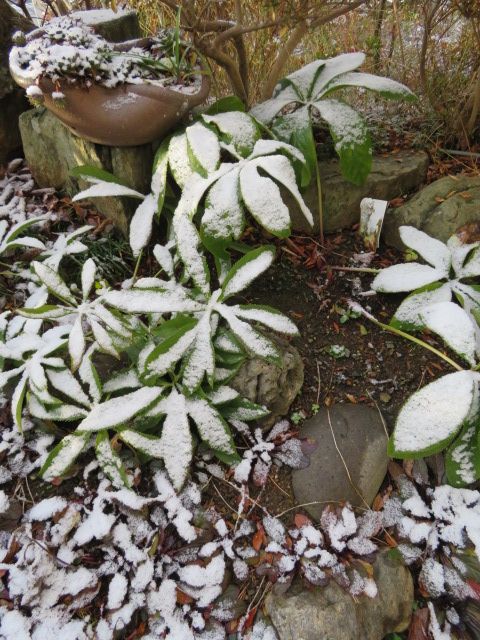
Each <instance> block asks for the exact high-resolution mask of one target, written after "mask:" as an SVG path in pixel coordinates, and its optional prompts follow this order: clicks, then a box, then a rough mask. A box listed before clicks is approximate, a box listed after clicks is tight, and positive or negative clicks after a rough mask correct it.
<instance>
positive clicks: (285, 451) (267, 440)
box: [233, 420, 309, 487]
mask: <svg viewBox="0 0 480 640" xmlns="http://www.w3.org/2000/svg"><path fill="white" fill-rule="evenodd" d="M233 426H234V427H235V429H236V430H237V431H239V432H240V433H241V434H242V435H243V437H244V438H245V439H246V441H247V442H248V443H249V445H250V446H249V448H248V449H246V450H245V451H244V452H243V456H242V460H241V462H239V463H238V465H237V466H236V467H235V471H234V476H233V477H234V479H235V481H236V482H238V483H240V484H241V483H245V482H248V481H249V480H250V479H251V480H252V481H253V483H254V484H255V485H256V486H258V487H263V486H264V485H265V483H266V482H267V478H268V474H269V472H270V469H271V468H272V465H273V464H278V465H282V464H284V465H286V466H288V467H291V468H292V469H303V468H305V467H307V466H308V463H309V458H308V455H307V453H308V446H307V445H305V444H304V443H303V442H302V441H301V440H299V439H298V438H296V437H295V435H294V432H292V431H291V425H290V423H289V422H288V420H281V421H280V422H277V424H276V425H274V426H273V427H272V429H271V430H270V431H269V433H268V434H267V435H266V437H264V434H263V432H262V430H261V429H259V428H257V429H255V431H254V433H253V434H252V432H251V430H250V428H249V426H248V425H247V424H245V423H244V422H242V421H241V420H235V421H234V422H233Z"/></svg>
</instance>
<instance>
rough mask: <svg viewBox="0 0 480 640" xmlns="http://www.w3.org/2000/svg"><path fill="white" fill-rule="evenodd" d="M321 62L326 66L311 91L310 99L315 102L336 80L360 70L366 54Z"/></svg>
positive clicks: (336, 57)
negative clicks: (342, 75)
mask: <svg viewBox="0 0 480 640" xmlns="http://www.w3.org/2000/svg"><path fill="white" fill-rule="evenodd" d="M321 62H324V66H323V67H322V69H321V70H320V73H319V74H317V76H316V78H315V79H314V81H313V82H312V87H311V90H310V95H309V98H311V99H313V100H316V99H317V98H318V97H319V96H320V95H323V93H324V91H325V90H326V89H327V88H329V86H330V83H331V82H332V81H333V80H334V78H337V77H338V76H340V78H341V74H344V73H348V72H349V71H354V70H355V69H358V67H360V66H361V65H362V64H363V63H364V62H365V54H364V53H362V52H355V53H342V54H340V55H339V56H335V58H328V59H327V60H323V61H321ZM292 75H293V74H292ZM290 77H291V76H290Z"/></svg>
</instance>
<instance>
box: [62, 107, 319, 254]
mask: <svg viewBox="0 0 480 640" xmlns="http://www.w3.org/2000/svg"><path fill="white" fill-rule="evenodd" d="M222 156H226V157H227V159H228V160H229V161H225V162H222ZM304 163H305V159H304V157H303V155H302V153H301V152H300V151H298V149H296V148H295V147H293V146H292V145H289V144H286V143H284V142H280V141H274V140H262V139H261V138H260V133H259V129H258V125H257V124H256V122H255V120H254V118H252V117H251V116H250V115H248V114H246V113H244V112H242V111H228V112H224V113H216V114H214V115H210V114H204V115H202V116H201V119H200V120H198V121H197V122H195V123H194V124H193V125H191V126H189V127H187V128H186V129H185V130H184V131H181V132H179V133H176V134H174V135H173V136H171V137H170V138H167V139H166V140H164V142H163V143H162V144H161V146H160V148H159V149H158V151H157V154H156V156H155V160H154V166H153V173H152V181H151V192H150V193H149V194H148V195H146V196H144V195H143V194H140V193H138V192H137V191H134V190H133V189H130V188H129V187H126V186H125V185H122V184H120V183H119V181H118V180H117V179H116V178H115V176H112V175H111V174H108V173H107V172H104V171H101V170H98V169H96V168H94V167H78V168H77V169H76V170H75V171H74V174H75V175H77V176H80V177H82V178H84V179H88V180H90V181H92V182H93V183H94V184H93V186H92V187H90V188H88V189H86V190H85V191H82V192H80V193H78V194H77V195H76V196H75V197H74V198H73V200H74V201H76V200H80V199H83V198H92V197H104V196H119V195H120V196H130V197H134V198H139V199H141V200H142V202H141V204H140V205H139V207H138V208H137V210H136V212H135V214H134V216H133V218H132V221H131V224H130V245H131V247H132V251H133V253H134V255H137V256H138V255H139V254H140V252H141V251H142V249H143V248H144V247H145V246H146V245H147V243H148V241H149V239H150V237H151V233H152V226H153V220H154V218H155V217H158V216H159V215H160V214H161V212H162V209H163V207H164V203H165V197H166V194H167V192H168V176H169V175H170V174H171V175H172V177H173V179H174V181H175V182H176V184H177V186H178V187H180V189H181V190H182V198H181V199H180V202H179V203H178V206H176V209H175V213H174V217H175V216H176V217H177V219H178V218H183V217H185V216H187V217H188V218H189V219H191V218H192V217H193V216H194V215H195V213H196V212H197V210H199V208H200V204H201V202H202V199H203V198H204V196H205V206H204V208H203V216H202V224H201V230H200V231H201V237H202V240H203V241H204V243H205V245H206V246H207V248H208V249H209V250H211V251H212V252H213V253H219V252H220V253H223V252H224V251H225V248H226V247H227V246H228V245H229V244H230V243H231V242H232V241H234V240H237V239H238V238H239V237H240V236H241V234H242V232H243V230H244V227H245V222H246V218H245V213H246V211H248V212H249V213H250V214H251V215H252V217H253V218H254V219H255V220H256V221H257V223H258V224H259V225H260V226H262V227H264V228H265V229H267V231H269V232H270V233H272V234H274V235H276V236H278V237H285V236H288V235H289V233H290V224H291V223H290V214H289V211H288V207H287V206H286V205H285V203H284V201H283V198H282V195H281V191H280V187H279V185H281V186H282V187H283V188H284V189H286V190H287V191H289V192H290V193H291V194H292V196H293V197H294V198H295V200H296V201H297V202H298V204H299V207H300V209H301V211H302V213H303V215H304V216H305V217H306V218H307V220H308V222H309V223H310V224H313V219H312V215H311V213H310V211H309V209H308V207H307V206H306V205H305V203H304V201H303V198H302V196H301V194H300V192H299V190H298V187H297V181H296V176H295V170H294V165H295V166H300V165H302V164H304ZM195 234H196V235H197V234H198V232H196V231H195ZM177 239H178V238H177Z"/></svg>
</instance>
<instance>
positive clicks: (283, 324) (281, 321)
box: [232, 304, 298, 336]
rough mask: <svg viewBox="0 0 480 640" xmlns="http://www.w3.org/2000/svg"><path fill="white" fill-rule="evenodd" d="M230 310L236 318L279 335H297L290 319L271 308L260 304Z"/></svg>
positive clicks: (243, 305)
mask: <svg viewBox="0 0 480 640" xmlns="http://www.w3.org/2000/svg"><path fill="white" fill-rule="evenodd" d="M232 308H233V309H234V312H235V315H236V316H237V318H241V319H242V320H251V321H252V320H253V321H254V322H260V323H261V324H264V325H265V326H267V327H269V328H270V329H273V330H274V331H278V332H279V333H285V334H287V335H291V336H297V335H298V329H297V327H296V326H295V324H294V323H293V322H292V321H291V320H290V318H288V317H287V316H285V315H284V314H283V313H280V311H277V310H276V309H274V308H273V307H269V306H267V305H260V304H242V305H238V306H234V307H232Z"/></svg>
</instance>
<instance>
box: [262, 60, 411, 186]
mask: <svg viewBox="0 0 480 640" xmlns="http://www.w3.org/2000/svg"><path fill="white" fill-rule="evenodd" d="M364 61H365V54H364V53H344V54H342V55H339V56H336V57H335V58H328V59H326V60H315V61H314V62H311V63H310V64H307V65H306V66H305V67H302V69H299V70H298V71H294V72H293V73H291V74H290V75H288V76H287V77H286V78H283V80H281V81H280V82H279V83H278V85H277V86H276V87H275V91H274V94H273V97H272V98H271V99H270V100H267V101H266V102H262V103H261V104H259V105H257V106H255V107H254V108H253V109H252V114H253V115H254V116H255V118H257V119H258V120H260V121H261V122H263V123H264V124H267V125H270V124H271V125H272V128H273V130H274V132H275V133H276V134H277V135H278V136H279V137H280V139H281V140H284V141H285V142H289V143H290V144H293V145H295V146H296V147H297V148H298V149H300V150H301V151H302V153H303V154H304V156H305V158H306V159H307V167H308V169H309V174H310V175H308V176H307V182H308V181H309V179H310V176H313V175H316V173H317V171H318V169H317V153H316V149H315V139H314V135H313V123H314V122H315V119H316V118H318V117H320V119H321V120H323V121H325V122H326V123H327V125H328V127H329V129H330V133H331V136H332V138H333V141H334V143H335V151H336V152H337V154H338V156H339V158H340V167H341V169H342V173H343V175H344V176H345V177H346V178H347V180H350V181H351V182H353V183H355V184H362V183H363V182H364V181H365V179H366V177H367V176H368V174H369V173H370V169H371V164H372V144H371V140H370V135H369V133H368V129H367V126H366V124H365V122H364V120H363V118H362V117H361V116H360V115H359V114H358V113H357V112H356V111H355V110H354V109H352V107H350V106H349V105H347V104H346V103H345V102H343V101H341V100H336V99H334V98H332V97H331V95H332V93H334V92H336V91H338V90H341V89H344V88H347V87H358V88H362V89H367V90H369V91H375V92H376V93H379V94H380V95H382V96H383V97H384V98H394V99H398V98H402V99H404V100H414V99H415V96H414V94H413V93H412V92H411V91H410V89H408V88H407V87H406V86H404V85H403V84H400V83H399V82H395V81H394V80H390V79H388V78H382V77H379V76H375V75H372V74H370V73H361V72H358V71H356V69H358V68H359V67H360V66H361V65H362V64H363V63H364Z"/></svg>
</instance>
